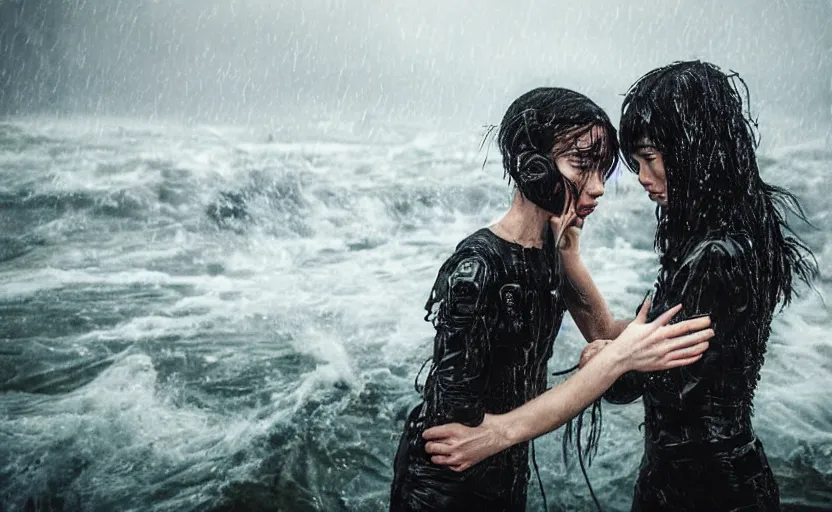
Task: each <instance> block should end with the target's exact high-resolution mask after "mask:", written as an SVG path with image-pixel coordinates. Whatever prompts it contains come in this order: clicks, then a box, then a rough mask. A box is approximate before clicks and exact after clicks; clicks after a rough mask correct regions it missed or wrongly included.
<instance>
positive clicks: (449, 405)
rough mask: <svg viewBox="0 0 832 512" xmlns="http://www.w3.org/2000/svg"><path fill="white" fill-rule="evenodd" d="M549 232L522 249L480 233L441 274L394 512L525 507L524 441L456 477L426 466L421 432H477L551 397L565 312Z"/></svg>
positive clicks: (402, 446)
mask: <svg viewBox="0 0 832 512" xmlns="http://www.w3.org/2000/svg"><path fill="white" fill-rule="evenodd" d="M549 235H550V236H548V237H547V238H546V241H545V243H544V247H543V248H542V249H536V248H524V247H522V246H520V245H518V244H515V243H511V242H508V241H506V240H503V239H502V238H500V237H498V236H497V235H495V234H494V233H493V232H491V231H490V230H489V229H481V230H479V231H477V232H476V233H474V234H473V235H471V236H469V237H468V238H466V239H465V240H463V241H462V242H461V243H460V244H459V245H458V246H457V248H456V252H455V253H454V254H453V256H451V257H450V258H449V259H448V260H447V261H446V262H445V264H444V265H443V266H442V268H441V269H440V271H439V275H438V277H437V279H436V283H435V285H434V288H433V291H432V293H431V298H430V300H429V301H428V303H427V305H426V309H427V310H428V315H429V316H431V315H435V316H434V317H433V319H432V320H433V323H434V325H435V327H436V337H435V340H434V351H433V363H432V366H431V369H430V372H429V373H428V377H427V380H426V382H425V387H424V390H423V399H424V401H423V403H421V404H420V405H418V406H417V407H416V408H415V409H413V411H412V412H411V413H410V415H409V417H408V419H407V422H406V424H405V430H404V434H403V435H402V437H401V441H400V443H399V449H398V453H397V454H396V459H395V467H394V472H395V476H394V480H393V485H392V490H391V499H390V510H391V511H396V512H401V511H426V510H442V511H457V510H459V511H465V510H488V511H521V510H525V505H526V486H527V483H528V479H529V473H530V471H529V461H528V451H529V450H528V447H529V444H528V443H521V444H518V445H516V446H514V447H512V448H509V449H507V450H505V451H503V452H501V453H499V454H497V455H495V456H493V457H489V458H488V459H486V460H484V461H482V462H480V463H478V464H476V465H474V466H473V467H471V468H469V469H467V470H466V471H463V472H461V473H457V472H454V471H452V470H451V469H449V468H447V467H443V466H439V465H435V464H433V463H432V462H430V458H429V456H428V455H427V454H426V453H425V448H424V441H423V439H422V433H423V432H424V431H425V429H427V428H429V427H432V426H435V425H441V424H446V423H453V422H458V423H462V424H465V425H468V426H476V425H478V424H479V423H480V422H482V419H483V415H484V414H485V413H486V412H487V413H494V414H501V413H505V412H508V411H510V410H512V409H515V408H517V407H519V406H521V405H523V404H524V403H526V402H527V401H529V400H530V399H532V398H534V397H536V396H538V395H539V394H541V393H542V392H544V391H545V390H546V385H547V374H546V369H547V362H548V360H549V358H550V357H551V355H552V344H553V342H554V339H555V336H556V335H557V333H558V330H559V328H560V325H561V321H562V320H563V315H564V312H565V310H566V307H565V305H564V303H563V301H562V299H561V298H560V295H559V293H558V285H559V274H558V270H557V269H558V266H557V260H556V258H557V250H556V248H555V246H554V245H555V244H554V237H553V236H551V234H550V233H549Z"/></svg>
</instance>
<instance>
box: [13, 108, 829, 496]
mask: <svg viewBox="0 0 832 512" xmlns="http://www.w3.org/2000/svg"><path fill="white" fill-rule="evenodd" d="M361 130H364V131H363V132H362V131H361ZM361 130H358V129H357V128H356V129H353V128H351V127H346V128H345V127H340V128H333V127H327V126H325V125H317V126H310V127H309V129H308V130H307V131H305V132H295V134H294V135H293V136H291V137H289V136H287V135H283V134H278V136H276V137H275V140H274V141H273V142H267V138H266V134H265V133H255V132H254V131H244V130H238V129H232V128H211V127H190V128H188V127H177V126H173V125H161V124H159V125H154V124H148V123H143V124H140V123H137V122H131V121H125V120H84V119H79V120H74V121H67V120H63V121H54V120H22V121H18V122H7V123H5V124H0V212H2V215H0V391H2V393H0V501H2V502H3V503H4V505H2V506H0V510H6V509H7V510H20V509H22V508H27V509H28V510H34V509H36V508H38V507H41V508H42V509H47V507H52V509H53V510H96V511H98V510H101V511H110V510H154V511H182V510H232V509H233V510H291V511H304V510H323V511H338V510H356V511H364V510H366V511H375V510H384V509H385V507H386V504H387V493H388V488H389V481H390V478H391V476H392V469H391V461H392V457H393V453H394V451H395V446H396V440H397V438H398V435H399V432H400V428H401V424H402V421H403V418H404V414H405V412H406V411H408V410H409V408H410V407H412V405H413V404H414V403H415V402H416V401H417V400H418V397H417V395H416V393H415V392H414V391H413V379H414V377H415V375H416V372H417V370H418V367H419V365H420V364H421V363H422V361H423V360H424V358H425V357H426V356H427V355H428V354H429V352H430V347H431V340H432V334H433V333H432V329H431V327H430V325H429V324H428V323H426V322H424V321H423V319H422V316H423V311H422V306H423V304H424V301H425V299H426V295H427V292H428V290H429V287H430V285H431V284H432V281H433V278H434V276H435V273H436V271H437V269H438V266H439V264H440V263H441V262H442V261H443V260H444V258H446V257H447V256H448V255H449V254H450V252H451V251H452V249H453V247H454V245H455V243H456V242H457V241H458V240H459V239H461V238H462V237H464V236H465V235H466V234H468V233H470V232H472V231H473V230H475V229H477V228H479V227H481V226H483V225H486V224H487V223H489V222H490V221H491V220H493V219H495V218H496V217H497V216H498V215H499V214H501V213H502V211H503V210H504V208H505V207H506V205H507V204H508V198H509V190H508V188H507V187H506V186H505V184H504V182H502V181H501V172H500V170H499V168H498V167H497V159H496V158H494V155H493V154H492V159H491V160H492V162H491V163H489V164H488V165H487V166H486V167H485V169H481V162H482V156H483V155H482V154H477V152H476V150H477V147H478V143H479V134H478V133H464V134H459V133H434V132H431V131H427V130H424V129H421V128H414V127H408V126H396V127H393V126H391V127H389V128H387V127H385V128H383V129H379V130H377V131H376V132H375V133H373V132H367V131H366V127H364V128H361ZM359 132H360V133H359ZM762 163H763V165H764V167H765V171H764V174H765V176H766V178H767V179H769V180H770V181H772V182H774V183H777V184H781V185H786V186H787V187H789V188H790V189H791V190H792V191H794V192H796V193H797V195H798V196H799V197H800V198H801V200H802V201H803V202H804V206H805V207H806V209H807V210H808V213H809V216H810V218H811V219H812V221H813V222H815V224H816V225H817V226H818V228H819V229H818V230H817V231H811V230H809V229H808V228H806V227H805V226H799V229H798V232H799V233H800V234H801V235H802V236H804V237H805V239H806V240H807V241H808V242H809V244H810V245H811V246H812V248H813V249H814V250H815V251H816V253H817V255H818V258H819V260H820V265H821V271H822V280H821V281H820V282H819V283H818V285H817V286H818V289H819V291H820V292H821V294H823V295H824V296H826V297H829V291H830V280H832V206H830V203H829V201H828V198H829V196H830V194H832V185H830V181H829V180H828V177H827V176H828V168H829V166H830V165H832V149H830V148H829V147H827V146H826V145H825V144H823V143H822V142H818V143H811V142H810V143H805V144H803V145H801V146H792V147H780V148H777V149H772V150H769V151H768V152H767V153H766V154H765V155H764V156H763V157H762ZM653 228H654V221H653V216H652V206H651V205H650V203H649V202H648V200H647V198H646V197H643V195H642V193H641V192H640V191H639V189H638V187H637V183H636V181H635V178H634V177H633V176H631V175H628V174H627V175H624V176H622V177H620V179H618V180H617V181H616V183H614V184H612V185H610V186H609V187H608V190H607V195H606V197H605V198H604V199H603V201H602V204H601V207H600V208H599V210H598V212H597V213H596V214H595V216H594V217H593V218H592V219H591V221H590V222H589V223H588V225H587V227H586V229H585V235H584V241H583V242H582V247H583V248H584V254H585V258H586V260H587V262H588V264H589V266H590V268H591V270H592V271H593V274H594V276H595V277H596V280H597V281H598V284H599V286H600V287H601V289H602V291H604V292H605V294H606V296H607V298H608V301H609V302H610V304H611V307H612V309H613V310H614V312H616V313H618V314H627V313H630V312H631V311H632V310H633V308H634V306H635V305H636V304H637V301H638V299H639V298H640V297H641V296H642V294H643V293H644V292H645V291H646V290H647V289H648V288H649V285H650V283H651V282H652V280H653V277H654V272H655V269H656V258H655V256H654V255H653V252H652V230H653ZM830 327H832V321H831V320H830V314H829V309H828V307H827V306H826V305H824V304H823V303H822V301H821V299H820V298H819V297H818V295H816V294H811V293H808V292H807V291H805V290H804V293H803V295H802V297H801V298H799V299H798V300H797V301H796V302H795V304H794V305H793V306H791V307H790V308H789V309H788V310H786V312H785V313H783V314H781V315H779V316H778V317H777V319H776V321H775V324H774V334H773V337H772V339H771V342H770V346H769V351H768V358H767V362H766V365H765V366H764V369H763V378H762V382H761V384H760V387H759V392H758V395H757V400H756V421H755V425H756V428H757V431H758V433H759V435H760V437H761V439H762V440H763V442H764V443H765V446H766V450H767V452H768V455H769V457H770V460H771V463H772V466H773V468H774V471H775V473H776V475H777V477H778V480H779V482H780V485H781V489H782V493H783V498H784V502H785V503H787V504H788V506H787V507H786V508H787V509H788V510H810V509H821V508H824V506H825V507H829V509H832V505H830V504H832V408H830V398H829V396H830V395H829V389H830V385H832V342H830V341H829V340H830V337H829V330H830ZM582 343H583V341H582V340H581V339H580V337H579V335H578V333H577V331H576V329H575V328H574V326H573V325H572V324H571V322H569V321H567V324H566V326H565V327H564V331H563V333H562V335H561V336H560V337H559V338H558V342H557V346H556V349H555V356H554V358H553V360H552V362H551V364H550V367H551V368H552V370H556V369H561V368H565V367H568V366H571V365H572V364H573V363H574V361H575V359H576V357H577V355H578V353H579V350H580V347H581V345H582ZM640 419H641V406H640V405H638V404H635V405H630V406H624V407H615V406H606V407H605V431H604V434H603V437H602V447H601V451H600V452H599V455H598V457H597V458H596V461H595V463H594V465H593V467H592V468H591V470H590V476H591V478H592V481H593V484H594V486H595V488H596V492H597V493H598V495H599V498H600V499H601V501H602V503H603V504H605V506H606V509H607V510H627V509H628V505H629V499H630V496H631V487H632V483H633V482H634V479H635V471H636V468H637V465H638V456H639V454H640V452H641V448H640V445H639V439H640V438H639V431H638V429H637V425H638V423H639V422H640ZM537 446H538V461H539V462H540V465H541V473H542V477H543V483H544V486H545V488H546V490H547V497H548V501H549V504H550V509H551V510H588V509H589V508H590V506H591V502H590V500H589V493H588V491H587V489H586V486H585V485H584V484H583V480H582V476H581V475H580V471H579V470H578V468H577V467H576V466H575V464H574V461H572V462H570V464H569V465H568V466H565V465H564V463H563V462H562V460H561V457H560V451H559V450H560V436H559V435H558V434H554V435H550V436H547V437H546V438H544V439H543V440H541V441H539V442H538V445H537ZM529 494H530V507H529V509H530V510H539V509H540V504H541V500H540V498H539V494H538V492H537V490H536V489H535V488H534V487H531V488H530V491H529Z"/></svg>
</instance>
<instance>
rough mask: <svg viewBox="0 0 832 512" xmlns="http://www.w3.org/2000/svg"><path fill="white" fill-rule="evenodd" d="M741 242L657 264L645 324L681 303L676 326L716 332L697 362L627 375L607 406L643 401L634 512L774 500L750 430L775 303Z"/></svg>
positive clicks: (716, 508) (753, 252) (767, 505)
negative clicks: (696, 320) (707, 320)
mask: <svg viewBox="0 0 832 512" xmlns="http://www.w3.org/2000/svg"><path fill="white" fill-rule="evenodd" d="M758 251H759V249H757V248H756V247H754V246H753V245H752V243H751V241H750V239H749V238H748V237H747V236H746V235H744V234H734V235H731V236H724V237H719V238H715V239H706V240H702V239H700V240H699V241H694V242H691V243H690V244H688V246H687V247H686V248H685V250H683V251H680V252H679V254H680V256H679V257H676V258H667V257H666V258H663V265H662V270H661V272H660V274H659V277H658V280H657V283H656V289H655V292H654V297H653V301H652V304H651V308H650V313H649V316H648V320H651V321H652V320H653V319H655V318H656V317H657V316H658V315H660V314H661V313H662V312H664V311H666V310H667V309H669V308H671V307H673V306H674V305H676V304H679V303H681V304H682V305H683V306H682V307H683V309H682V311H681V313H680V314H679V315H677V317H676V318H675V319H674V322H675V321H681V320H684V319H686V318H690V317H693V316H696V315H700V314H710V315H711V320H712V321H713V324H712V327H713V329H714V331H715V332H716V335H715V337H714V338H712V339H711V340H710V347H709V348H708V350H707V351H706V352H705V353H704V355H703V357H702V359H701V360H699V361H697V362H696V363H694V364H693V365H690V366H687V367H683V368H677V369H672V370H667V371H661V372H653V373H637V372H630V373H627V374H625V375H624V376H622V377H621V378H620V379H619V380H618V381H617V382H616V383H615V385H613V387H612V388H610V390H609V391H608V392H607V393H606V394H605V395H604V398H606V399H607V400H609V401H611V402H614V403H628V402H632V401H633V400H636V399H637V398H638V397H640V396H643V398H644V457H643V459H642V463H641V469H640V472H639V475H638V480H637V483H636V487H635V497H634V501H633V510H634V511H644V512H648V511H649V512H652V511H671V510H672V511H675V512H684V511H703V512H704V511H709V512H723V511H752V510H753V511H774V510H779V491H778V488H777V484H776V482H775V481H774V478H773V475H772V472H771V468H770V467H769V465H768V462H767V460H766V456H765V453H764V452H763V447H762V445H761V444H760V442H759V441H758V440H757V439H756V437H755V435H754V431H753V429H752V427H751V415H752V403H751V402H752V399H753V396H754V389H755V387H756V385H757V381H758V380H759V376H760V368H761V366H762V363H763V356H764V353H765V348H766V342H767V340H768V337H769V333H770V330H771V329H770V324H771V318H772V314H773V311H774V307H775V304H776V302H777V298H776V297H775V296H772V294H771V293H770V292H769V291H768V290H769V289H770V286H768V280H767V279H766V276H764V275H760V272H759V270H758V269H759V265H758V264H757V258H763V257H765V255H763V254H757V252H758Z"/></svg>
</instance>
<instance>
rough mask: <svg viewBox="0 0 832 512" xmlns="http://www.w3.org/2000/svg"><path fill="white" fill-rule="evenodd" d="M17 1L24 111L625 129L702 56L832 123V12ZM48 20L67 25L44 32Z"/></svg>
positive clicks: (329, 1) (816, 8)
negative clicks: (531, 99) (581, 108)
mask: <svg viewBox="0 0 832 512" xmlns="http://www.w3.org/2000/svg"><path fill="white" fill-rule="evenodd" d="M4 4H5V5H4ZM10 5H11V6H12V8H14V9H16V17H17V19H16V20H12V19H10V18H11V16H4V17H3V19H2V21H0V23H2V27H0V30H2V31H4V32H5V33H6V37H5V39H3V40H4V41H6V43H8V41H10V40H12V38H10V37H9V36H8V34H9V33H18V34H19V33H20V32H21V31H27V37H26V40H27V41H28V42H27V43H26V44H24V45H21V43H20V41H21V40H22V39H21V38H20V37H19V36H18V39H16V41H17V42H16V43H15V46H14V47H13V48H12V49H11V50H10V49H9V48H10V46H9V44H5V46H4V48H3V49H2V51H3V52H4V54H6V55H9V54H10V52H18V53H20V52H21V48H24V49H25V50H26V52H28V53H26V55H25V56H24V57H23V58H17V59H16V60H15V59H4V61H5V62H7V64H4V68H5V69H4V70H3V72H4V73H5V74H6V75H7V76H10V75H18V76H23V75H25V73H27V72H28V73H29V75H26V77H27V79H26V81H23V80H18V81H16V82H15V81H12V82H11V83H13V87H14V92H13V94H12V93H9V94H7V96H6V97H7V98H11V97H13V98H14V102H13V103H14V108H13V109H11V110H13V111H16V112H17V113H21V112H23V113H25V112H27V111H34V110H37V109H43V104H48V105H49V108H51V109H61V110H63V111H68V112H79V113H102V114H103V113H108V114H128V115H129V114H133V115H142V116H147V115H155V116H161V117H176V116H184V117H195V118H198V119H205V120H219V119H224V120H229V121H235V122H247V121H248V122H252V121H253V120H257V121H263V120H264V118H266V117H271V118H278V119H279V118H281V116H290V115H294V114H295V113H298V112H303V113H306V114H311V115H315V116H317V117H322V118H323V117H328V116H331V117H336V118H338V117H345V118H350V117H354V116H360V115H363V114H364V113H367V114H368V115H369V116H370V117H371V118H374V117H388V116H389V117H411V116H412V117H414V118H431V117H432V118H443V119H455V120H459V121H461V122H463V123H475V124H481V123H482V122H497V121H499V116H500V114H501V113H502V111H503V110H504V109H505V108H506V106H507V104H508V102H510V100H511V99H513V98H514V97H516V96H517V95H519V94H520V93H522V92H524V91H525V90H528V89H529V88H532V87H535V86H539V85H559V86H566V87H573V88H575V89H577V90H580V91H581V92H585V93H587V94H589V95H590V96H591V97H593V98H594V99H596V100H597V101H598V102H599V103H601V104H602V106H604V107H605V108H607V109H609V111H610V113H611V115H613V117H615V118H617V109H618V107H619V101H620V97H619V96H617V95H619V94H621V93H623V92H625V91H626V89H627V87H628V86H629V85H630V84H631V83H632V82H633V81H634V80H635V79H637V78H638V77H639V76H640V75H642V74H643V73H645V72H647V71H649V70H650V69H652V68H653V67H656V66H659V65H663V64H667V63H669V62H671V61H674V60H682V59H690V58H701V59H704V60H710V61H712V62H714V63H716V64H718V65H720V66H722V67H723V68H725V69H729V68H730V69H733V70H736V71H739V72H740V73H741V75H742V76H743V77H744V78H746V80H747V82H748V84H749V86H750V88H751V91H752V100H753V104H752V106H753V107H754V109H755V110H756V111H757V112H758V113H762V114H763V115H765V114H767V113H772V114H773V113H774V112H776V113H777V114H778V115H793V116H795V117H799V118H805V119H810V120H815V121H819V120H820V121H824V122H827V121H829V120H830V119H832V23H831V22H830V20H831V19H832V2H830V0H732V1H730V2H728V1H721V0H704V1H703V0H686V1H673V0H649V1H640V2H619V1H614V0H610V1H602V0H586V1H574V2H558V1H544V0H538V1H530V0H515V1H509V0H477V1H474V0H444V1H442V0H410V1H396V0H352V1H335V0H296V1H287V2H279V1H267V0H247V1H243V0H239V1H228V0H226V1H213V0H205V1H200V0H188V1H185V0H167V1H166V0H156V1H151V0H133V1H127V0H125V1H123V2H119V1H117V0H86V1H83V0H69V1H64V2H60V1H59V0H51V1H50V0H40V2H39V4H38V1H34V2H29V6H34V5H39V6H40V11H41V12H39V11H38V8H37V7H28V8H27V9H23V8H22V7H20V6H21V5H23V4H22V3H21V2H20V1H19V0H16V1H15V0H5V1H4V0H0V7H5V11H9V8H10V7H9V6H10ZM15 6H17V7H15ZM48 10H58V11H60V15H59V16H56V17H55V20H56V21H53V24H54V25H55V27H54V28H51V29H44V28H43V23H42V18H43V17H44V16H45V14H44V12H43V11H48ZM44 30H47V31H50V30H51V31H52V32H56V34H53V37H51V38H50V37H46V38H44V37H42V35H43V34H42V32H43V31H44ZM38 32H41V34H40V35H38ZM33 34H34V36H33ZM38 37H40V39H38ZM44 55H46V56H47V57H48V58H46V59H44V58H43V56H44ZM35 61H37V62H35ZM8 62H11V64H8ZM21 66H23V67H27V69H25V70H23V71H21V70H20V69H18V68H20V67H21ZM38 66H40V69H39V70H38V71H37V72H36V73H35V74H34V75H32V73H33V71H32V69H38ZM20 73H23V75H21V74H20ZM47 75H48V80H49V87H43V88H42V89H43V90H42V91H40V92H39V93H38V94H32V93H29V94H27V88H31V87H32V84H33V83H36V82H37V81H38V80H41V79H43V77H44V76H47ZM10 89H11V86H10ZM46 99H48V100H49V101H46ZM7 103H8V101H7ZM7 110H8V107H7Z"/></svg>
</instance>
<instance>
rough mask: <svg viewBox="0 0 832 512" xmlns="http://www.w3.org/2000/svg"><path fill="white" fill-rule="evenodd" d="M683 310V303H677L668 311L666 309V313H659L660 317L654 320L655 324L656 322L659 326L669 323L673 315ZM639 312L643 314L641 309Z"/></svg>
mask: <svg viewBox="0 0 832 512" xmlns="http://www.w3.org/2000/svg"><path fill="white" fill-rule="evenodd" d="M681 310H682V305H681V304H676V305H675V306H673V307H672V308H670V309H668V310H667V311H665V312H664V313H662V314H661V315H659V317H658V318H657V319H655V320H653V324H655V325H657V326H659V327H661V326H664V325H667V324H668V322H670V320H672V319H673V317H674V316H676V313H678V312H679V311H681ZM639 314H641V311H639ZM645 318H646V315H645Z"/></svg>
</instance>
